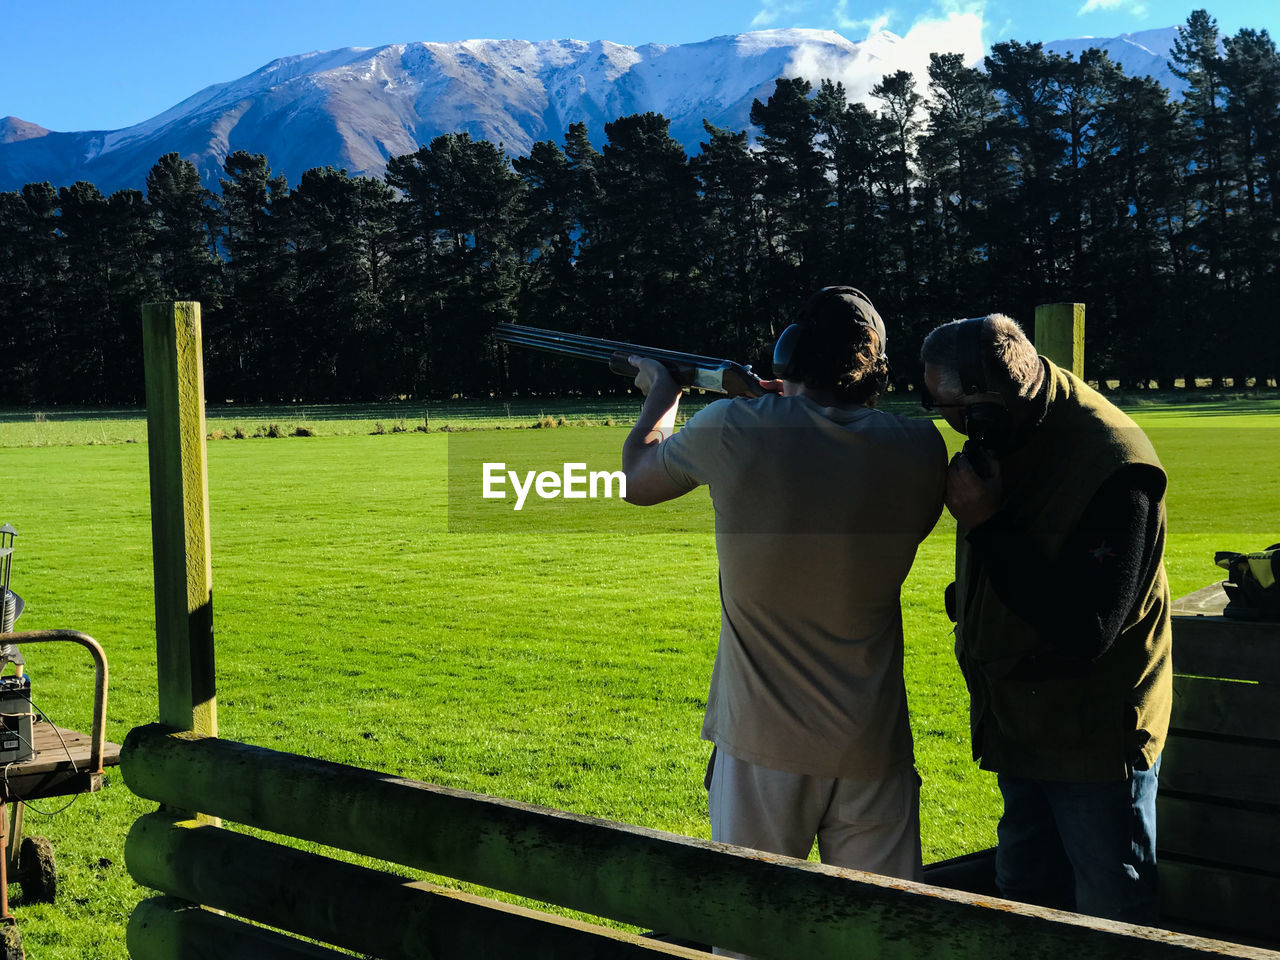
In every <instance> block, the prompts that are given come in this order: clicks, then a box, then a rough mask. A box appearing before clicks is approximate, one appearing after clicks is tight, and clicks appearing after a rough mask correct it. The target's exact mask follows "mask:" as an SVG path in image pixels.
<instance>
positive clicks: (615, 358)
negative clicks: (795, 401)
mask: <svg viewBox="0 0 1280 960" xmlns="http://www.w3.org/2000/svg"><path fill="white" fill-rule="evenodd" d="M494 335H495V336H496V337H497V338H498V340H499V341H501V342H502V343H510V344H513V345H515V346H518V347H530V348H532V349H534V350H545V351H547V352H548V353H556V354H559V355H560V356H563V357H582V358H584V359H587V360H600V361H603V362H605V363H607V364H608V365H609V369H610V370H612V371H613V372H614V373H616V374H618V375H620V376H623V377H626V378H627V379H628V380H630V379H632V378H634V377H635V376H636V374H638V373H639V372H640V370H639V368H637V367H635V366H633V365H632V364H631V361H630V360H629V359H628V358H629V357H644V358H647V359H650V360H656V361H657V362H658V363H660V364H662V366H664V367H665V368H666V369H667V372H668V373H669V374H670V375H671V378H672V380H674V381H675V383H676V384H678V385H679V386H681V387H692V388H695V389H698V390H707V391H710V392H711V393H725V394H728V395H729V396H731V397H759V396H762V395H763V394H764V393H766V392H767V388H765V387H764V386H762V385H761V380H760V378H759V377H757V376H756V375H755V374H754V373H752V372H751V368H750V367H746V366H743V365H742V364H740V363H734V362H733V361H732V360H722V359H720V358H718V357H702V356H699V355H698V354H696V353H681V352H680V351H678V350H664V349H662V348H661V347H642V346H640V345H639V344H636V343H623V342H622V341H620V340H602V339H601V338H599V337H585V336H581V335H579V334H576V333H560V332H558V331H556V330H543V329H541V328H539V327H526V326H522V325H521V324H518V323H500V324H498V325H497V327H495V328H494Z"/></svg>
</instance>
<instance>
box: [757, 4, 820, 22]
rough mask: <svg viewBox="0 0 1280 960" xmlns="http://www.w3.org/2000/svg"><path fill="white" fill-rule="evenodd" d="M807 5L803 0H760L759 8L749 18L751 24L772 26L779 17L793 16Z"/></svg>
mask: <svg viewBox="0 0 1280 960" xmlns="http://www.w3.org/2000/svg"><path fill="white" fill-rule="evenodd" d="M807 6H809V4H808V3H806V2H804V0H760V10H759V11H758V12H757V13H756V15H755V16H754V17H752V18H751V26H753V27H761V28H764V27H772V26H773V25H774V24H775V23H777V22H778V21H779V20H780V19H781V18H783V17H790V16H794V15H795V14H797V13H799V12H801V11H802V10H804V9H805V7H807Z"/></svg>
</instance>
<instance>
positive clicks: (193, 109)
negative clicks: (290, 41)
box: [0, 28, 1174, 192]
mask: <svg viewBox="0 0 1280 960" xmlns="http://www.w3.org/2000/svg"><path fill="white" fill-rule="evenodd" d="M1165 34H1167V35H1168V37H1169V40H1168V43H1165V41H1164V40H1163V39H1161V36H1163V35H1165ZM1173 34H1174V29H1173V28H1170V29H1169V30H1167V31H1147V32H1145V33H1141V34H1128V35H1125V36H1124V37H1116V38H1113V39H1110V40H1097V39H1091V40H1063V41H1057V42H1056V43H1054V44H1047V45H1046V46H1047V47H1048V48H1049V49H1053V50H1057V51H1058V52H1067V51H1072V52H1078V50H1080V49H1083V48H1084V47H1085V46H1098V45H1102V46H1104V47H1106V48H1107V49H1108V50H1109V51H1110V52H1111V53H1112V56H1113V58H1115V59H1117V60H1119V61H1120V62H1121V64H1122V65H1124V66H1125V67H1126V69H1128V70H1129V71H1130V72H1135V71H1137V72H1151V73H1154V74H1156V75H1157V76H1158V77H1159V78H1161V79H1162V82H1169V81H1171V80H1172V79H1173V78H1172V77H1171V76H1170V75H1168V72H1167V67H1168V65H1167V62H1166V61H1165V60H1164V57H1163V54H1162V53H1161V50H1162V49H1164V50H1167V48H1168V45H1170V44H1171V43H1172V36H1173ZM1157 35H1160V36H1157ZM926 64H927V51H922V50H921V48H920V47H919V45H918V44H911V43H907V42H904V41H903V39H902V38H900V37H898V36H896V35H894V34H892V33H890V32H888V31H881V32H878V33H875V34H873V35H871V36H870V37H868V38H867V39H865V40H863V41H861V42H857V43H855V42H852V41H850V40H848V39H846V38H845V37H843V36H841V35H840V34H838V33H834V32H831V31H822V30H766V31H760V32H755V33H745V34H740V35H735V36H724V37H716V38H713V39H711V40H706V41H703V42H701V43H692V44H682V45H670V46H668V45H662V44H647V45H645V46H640V47H627V46H622V45H619V44H616V43H610V42H608V41H596V42H591V43H588V42H583V41H579V40H554V41H543V42H537V43H531V42H527V41H522V40H467V41H462V42H457V43H402V44H390V45H388V46H383V47H373V48H354V47H349V48H345V49H342V50H330V51H327V52H322V53H308V54H302V55H300V56H293V57H284V58H282V59H280V60H275V61H273V62H272V63H269V64H267V65H266V66H264V67H263V68H262V69H260V70H257V71H255V72H254V73H251V74H249V75H248V76H245V77H242V78H240V79H239V80H233V81H231V82H229V83H222V84H215V85H214V86H211V87H207V88H206V89H204V90H201V91H200V92H199V93H196V94H195V95H194V96H191V97H188V98H187V99H186V100H184V101H182V102H181V103H179V104H177V105H176V106H174V107H172V108H170V109H169V110H166V111H165V112H164V113H162V114H160V115H159V116H156V117H153V118H151V119H150V120H147V121H145V122H143V123H139V124H136V125H134V126H131V127H126V128H124V129H122V130H110V131H85V132H77V133H58V132H52V131H49V130H45V129H44V128H43V127H40V126H37V125H36V124H34V123H29V122H26V121H23V120H19V119H17V118H16V117H7V118H4V119H0V190H13V189H16V188H18V187H20V186H21V185H23V184H25V183H30V182H38V181H42V180H48V181H50V182H52V183H54V184H66V183H71V182H73V181H75V180H89V181H92V182H93V183H95V184H97V186H98V187H99V188H100V189H101V190H103V191H104V192H109V191H112V190H115V189H118V188H120V187H140V186H142V184H143V183H144V181H145V178H146V174H147V171H148V170H149V169H150V168H151V166H152V165H153V164H154V163H155V161H156V160H157V159H158V158H159V157H160V156H161V155H162V154H164V153H168V152H171V151H176V152H178V153H180V154H181V155H182V156H184V157H186V158H187V159H189V160H191V161H192V162H193V163H194V164H195V165H196V167H197V168H198V169H199V171H200V174H201V176H202V177H203V178H204V180H205V182H206V183H207V184H208V185H210V186H211V187H215V188H216V185H217V178H218V176H219V174H220V173H221V168H222V161H223V159H224V158H225V157H226V155H227V154H228V153H229V152H231V151H233V150H239V149H243V150H248V151H250V152H253V153H264V154H266V155H267V157H268V159H269V160H270V162H271V165H272V168H273V170H274V171H275V172H277V173H283V174H285V175H286V176H287V177H288V178H289V181H290V182H291V183H294V182H296V181H297V179H298V177H299V176H300V175H301V174H302V172H303V171H304V170H306V169H308V168H310V167H315V166H324V165H332V166H335V167H345V168H346V169H347V170H348V171H349V172H351V173H352V174H353V175H356V174H368V175H381V174H382V173H383V172H384V170H385V169H386V161H387V159H388V158H389V157H392V156H396V155H398V154H404V153H410V152H412V151H414V150H416V149H417V148H418V146H419V145H420V144H423V143H428V142H430V140H431V139H432V138H433V137H435V136H438V135H439V134H441V133H449V132H455V131H466V132H468V133H470V134H471V135H472V136H473V137H475V138H477V139H479V138H484V139H488V140H491V141H494V142H501V143H502V144H503V145H504V147H505V149H506V150H507V152H508V153H511V154H520V153H525V152H527V151H528V150H529V148H530V147H531V146H532V145H533V143H535V142H536V141H538V140H544V139H551V140H555V141H557V142H559V141H561V140H562V139H563V136H564V132H565V130H566V128H567V127H568V126H569V124H570V123H573V122H579V121H581V122H585V123H586V124H587V127H588V130H589V132H590V135H591V138H592V140H593V141H594V142H595V143H597V144H600V143H603V142H604V140H605V131H604V125H605V123H606V122H608V121H611V120H613V119H615V118H617V117H619V116H623V115H626V114H630V113H636V112H643V111H648V110H653V111H656V112H659V113H661V114H663V115H664V116H666V117H667V118H668V119H669V120H670V121H671V133H672V136H674V137H675V138H676V139H677V140H679V141H680V142H681V143H683V144H684V146H685V149H686V150H688V151H689V152H691V153H693V152H697V151H698V149H699V143H700V142H701V141H702V140H703V139H705V136H706V135H705V133H704V131H703V126H702V121H703V119H704V118H705V119H706V120H708V121H709V122H710V123H712V124H715V125H716V126H718V127H726V128H730V129H734V130H741V129H744V128H746V127H747V126H748V125H749V119H748V116H749V112H750V109H751V102H752V100H753V99H755V98H757V97H759V98H761V99H765V98H767V97H768V95H769V94H770V93H771V92H772V91H773V84H774V79H775V78H777V77H779V76H803V77H806V78H808V79H810V80H811V81H813V82H814V84H815V85H816V84H817V82H818V81H819V80H821V79H823V78H831V79H837V80H840V81H842V82H843V83H844V84H845V88H846V91H847V92H848V93H849V95H850V97H851V98H854V99H862V98H865V97H866V95H867V93H868V91H869V90H870V88H871V87H872V86H873V85H874V84H875V83H876V82H877V81H879V79H880V78H881V77H882V76H883V75H885V74H886V73H892V72H893V71H895V70H899V69H907V70H911V71H912V72H913V73H914V74H915V75H916V76H917V78H921V79H922V78H923V77H924V76H925V70H924V68H925V66H926ZM1157 71H1158V72H1157Z"/></svg>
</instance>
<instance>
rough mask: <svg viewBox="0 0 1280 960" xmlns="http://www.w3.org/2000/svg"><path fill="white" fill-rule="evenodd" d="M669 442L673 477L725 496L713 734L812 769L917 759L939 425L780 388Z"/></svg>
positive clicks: (665, 457)
mask: <svg viewBox="0 0 1280 960" xmlns="http://www.w3.org/2000/svg"><path fill="white" fill-rule="evenodd" d="M659 451H660V454H661V458H662V462H663V464H664V466H665V467H666V470H667V473H668V474H669V475H670V477H671V479H672V481H673V482H674V483H676V484H678V485H680V486H682V487H686V488H688V489H692V488H694V487H695V486H698V485H699V484H703V483H705V484H709V485H710V487H711V500H712V503H713V504H714V506H715V513H716V550H717V553H718V554H719V560H720V601H721V602H720V609H721V626H720V644H719V648H718V650H717V652H716V662H715V669H714V670H713V672H712V675H711V691H710V694H709V695H708V698H707V713H706V719H705V721H704V723H703V727H702V737H703V739H704V740H712V741H714V742H715V743H716V745H717V746H718V747H719V748H720V749H722V750H725V751H727V752H729V753H731V754H733V755H734V756H735V757H738V758H740V759H742V760H746V761H748V762H750V763H755V764H759V765H760V766H764V767H770V768H772V769H776V770H787V771H791V772H795V773H804V774H810V775H814V776H824V777H840V776H848V777H855V776H856V777H877V776H882V775H884V774H887V773H889V772H891V771H892V770H894V769H895V768H898V767H900V766H901V765H902V764H905V763H910V762H912V760H913V754H912V744H911V728H910V725H909V723H908V719H907V698H906V688H905V686H904V684H903V679H902V612H901V608H900V605H899V590H900V588H901V586H902V581H903V580H904V579H905V578H906V576H907V571H908V570H909V569H910V568H911V562H912V560H913V559H914V558H915V552H916V546H917V545H918V544H919V543H920V541H921V540H922V539H924V537H925V536H926V535H927V534H928V533H929V531H930V530H931V529H932V528H933V525H934V523H936V522H937V519H938V516H939V514H940V512H941V509H942V495H943V490H944V487H945V470H946V449H945V447H944V445H943V442H942V437H941V435H940V434H939V433H938V431H937V429H936V428H935V427H934V426H933V424H932V423H931V422H930V421H927V420H911V419H908V418H906V417H901V416H897V415H895V414H890V413H884V412H881V411H879V410H873V409H868V408H866V407H857V408H852V409H847V408H837V407H820V406H818V405H817V404H816V403H814V402H813V401H811V400H809V399H808V398H807V397H780V396H775V395H772V394H771V395H767V396H764V397H760V398H758V399H755V400H743V399H736V400H721V401H718V402H716V403H713V404H710V405H709V406H707V407H706V408H704V409H703V410H701V411H700V412H699V413H697V414H696V415H695V416H694V417H693V418H691V419H690V420H689V422H688V424H687V425H686V426H685V427H684V428H683V429H682V430H680V431H679V432H677V433H676V434H675V435H674V436H672V437H670V438H669V439H667V440H666V441H664V442H663V443H662V445H661V446H660V448H659Z"/></svg>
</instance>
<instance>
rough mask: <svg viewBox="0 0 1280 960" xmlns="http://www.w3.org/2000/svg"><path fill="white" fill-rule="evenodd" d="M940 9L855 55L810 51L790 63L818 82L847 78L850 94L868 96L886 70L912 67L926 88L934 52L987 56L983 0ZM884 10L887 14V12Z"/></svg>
mask: <svg viewBox="0 0 1280 960" xmlns="http://www.w3.org/2000/svg"><path fill="white" fill-rule="evenodd" d="M939 6H940V9H939V11H938V12H937V13H934V14H931V15H929V16H926V17H921V18H919V19H917V20H916V21H915V23H913V24H912V25H911V27H910V28H909V29H908V30H907V32H906V33H905V34H904V35H903V36H902V37H900V38H899V37H894V36H893V35H891V34H884V35H880V36H875V35H874V34H872V35H871V37H869V39H868V40H867V41H865V42H863V43H861V44H860V45H859V48H858V52H857V55H856V56H854V57H853V58H849V57H848V56H842V55H838V54H834V52H833V53H832V54H830V55H828V54H823V53H819V52H813V51H809V52H804V53H801V54H800V55H799V56H797V57H796V59H795V60H793V61H792V62H791V63H790V64H788V66H787V72H788V73H789V74H790V75H792V76H802V77H806V78H807V79H809V80H811V81H812V82H814V83H817V81H818V80H820V79H823V78H827V79H831V80H837V81H839V82H841V83H843V84H844V88H845V92H846V94H848V96H849V99H850V100H865V99H866V98H867V95H868V93H869V92H870V90H871V88H872V87H873V86H875V85H876V84H877V83H879V82H880V80H881V78H882V77H884V76H885V74H889V73H894V72H895V71H897V70H909V71H910V72H911V73H912V75H913V76H914V77H915V80H916V90H917V91H918V92H919V93H921V94H923V93H925V89H926V86H927V84H928V80H929V74H928V67H929V54H931V53H958V54H960V55H961V56H962V57H964V61H965V63H975V62H977V61H979V60H981V59H982V55H983V52H984V49H985V48H984V46H983V43H982V27H983V5H982V3H981V2H977V3H966V2H946V3H943V4H940V5H939ZM881 16H884V14H882V15H881Z"/></svg>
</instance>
